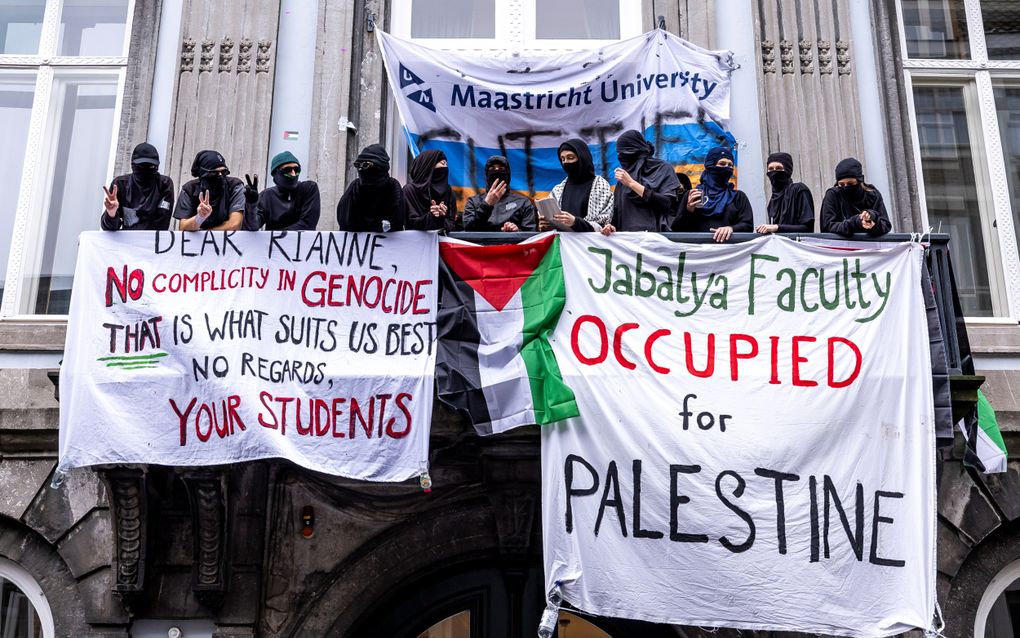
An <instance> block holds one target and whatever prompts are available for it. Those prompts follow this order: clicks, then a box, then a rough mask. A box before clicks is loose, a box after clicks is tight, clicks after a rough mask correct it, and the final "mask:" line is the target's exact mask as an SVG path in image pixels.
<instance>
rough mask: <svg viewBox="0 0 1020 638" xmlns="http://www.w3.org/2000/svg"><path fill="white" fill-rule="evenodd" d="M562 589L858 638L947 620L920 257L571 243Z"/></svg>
mask: <svg viewBox="0 0 1020 638" xmlns="http://www.w3.org/2000/svg"><path fill="white" fill-rule="evenodd" d="M561 251H562V259H563V264H564V268H563V272H564V278H565V284H566V304H565V307H564V309H563V312H562V314H561V317H560V321H559V324H558V325H557V328H556V330H555V332H554V334H553V336H552V338H551V339H550V342H551V343H552V345H553V349H554V351H555V353H556V359H557V361H558V363H559V367H560V372H561V374H562V377H563V381H564V382H565V383H566V384H567V385H568V386H569V387H570V388H571V389H572V390H573V392H574V395H575V397H576V401H577V405H578V408H579V411H580V413H581V416H580V417H577V418H573V419H570V420H567V421H564V422H561V423H558V424H554V425H552V426H547V427H544V428H543V430H542V466H543V477H542V484H543V498H542V505H543V523H544V544H545V552H544V554H545V570H546V584H547V587H548V588H549V589H550V590H551V589H553V588H555V587H556V586H557V585H558V586H559V587H560V588H561V590H562V594H563V598H564V600H565V601H566V602H568V603H570V604H571V605H574V606H575V607H577V608H579V609H581V610H583V611H586V612H589V613H593V614H598V615H605V616H617V617H624V618H636V619H641V620H648V621H654V622H659V623H668V624H677V625H698V626H715V627H734V628H740V629H750V630H778V631H798V632H808V633H821V634H827V635H843V636H890V635H893V634H897V633H900V632H903V631H906V630H908V629H910V628H912V627H921V628H927V627H929V626H930V622H931V619H932V614H933V611H934V600H935V578H934V576H935V563H934V559H935V500H934V495H935V490H934V481H935V461H934V438H933V437H934V433H933V422H934V416H933V407H932V387H931V364H930V360H929V349H928V332H927V329H926V322H925V310H924V303H923V299H922V297H921V290H920V288H919V286H918V282H919V281H920V272H921V271H920V268H921V267H922V264H921V259H922V248H921V246H919V245H917V244H903V245H899V246H896V247H892V248H886V249H866V250H859V251H856V252H846V251H838V250H832V249H826V248H821V247H816V246H805V245H801V244H798V243H796V242H794V241H791V240H788V239H784V238H781V237H769V238H762V239H758V240H755V241H751V242H748V243H743V244H738V245H725V246H716V245H685V244H676V243H672V242H669V241H667V240H665V239H663V238H662V237H660V236H658V235H653V234H616V235H614V236H613V237H611V238H609V240H608V241H607V240H606V238H604V237H599V236H594V235H592V234H590V233H589V234H582V233H565V234H563V235H561Z"/></svg>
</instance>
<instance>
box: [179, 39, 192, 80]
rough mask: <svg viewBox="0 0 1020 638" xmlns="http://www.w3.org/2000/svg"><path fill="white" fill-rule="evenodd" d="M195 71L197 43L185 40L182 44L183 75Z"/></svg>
mask: <svg viewBox="0 0 1020 638" xmlns="http://www.w3.org/2000/svg"><path fill="white" fill-rule="evenodd" d="M194 70H195V41H194V40H192V39H191V38H184V40H183V41H182V42H181V73H184V72H185V71H194Z"/></svg>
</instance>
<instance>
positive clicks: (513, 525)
mask: <svg viewBox="0 0 1020 638" xmlns="http://www.w3.org/2000/svg"><path fill="white" fill-rule="evenodd" d="M491 498H492V505H493V511H494V513H495V515H496V532H497V533H498V534H499V548H500V550H501V551H503V552H506V553H516V552H521V553H523V552H526V551H527V550H528V548H529V546H530V545H531V530H532V526H533V525H534V522H535V497H534V495H533V494H531V493H529V492H527V491H525V490H506V491H502V492H497V493H494V494H492V495H491Z"/></svg>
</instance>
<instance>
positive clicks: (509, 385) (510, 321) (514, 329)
mask: <svg viewBox="0 0 1020 638" xmlns="http://www.w3.org/2000/svg"><path fill="white" fill-rule="evenodd" d="M475 311H476V317H477V319H478V334H479V341H480V343H479V344H478V373H479V378H480V380H481V383H482V394H483V395H484V396H485V401H486V403H488V404H489V414H490V415H492V416H496V415H503V417H502V418H499V419H494V420H493V421H492V425H491V428H492V430H491V431H492V433H493V434H496V433H499V432H505V431H507V430H509V429H511V428H515V427H517V426H520V425H530V424H532V423H534V422H535V405H534V401H533V400H532V397H531V384H530V382H529V381H528V370H527V368H525V366H524V359H523V358H521V355H520V352H521V347H522V346H523V344H524V335H523V330H524V306H523V303H522V301H521V291H520V290H518V291H517V293H516V294H514V296H513V298H512V299H510V301H509V302H507V304H506V306H505V307H504V308H503V310H502V312H497V311H496V309H495V308H493V307H492V305H491V304H489V302H488V301H486V300H485V298H484V297H482V296H481V295H479V294H478V293H477V292H476V293H475Z"/></svg>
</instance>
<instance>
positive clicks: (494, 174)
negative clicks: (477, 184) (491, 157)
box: [485, 171, 510, 190]
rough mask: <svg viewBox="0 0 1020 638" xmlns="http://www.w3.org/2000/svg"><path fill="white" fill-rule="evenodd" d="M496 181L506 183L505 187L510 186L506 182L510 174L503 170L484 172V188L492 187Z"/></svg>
mask: <svg viewBox="0 0 1020 638" xmlns="http://www.w3.org/2000/svg"><path fill="white" fill-rule="evenodd" d="M497 181H501V182H503V183H504V184H506V185H507V187H509V186H510V184H509V183H508V182H509V181H510V176H509V175H507V174H506V173H505V172H503V171H488V172H486V173H485V188H486V190H487V189H490V188H492V185H493V184H495V183H496V182H497Z"/></svg>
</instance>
